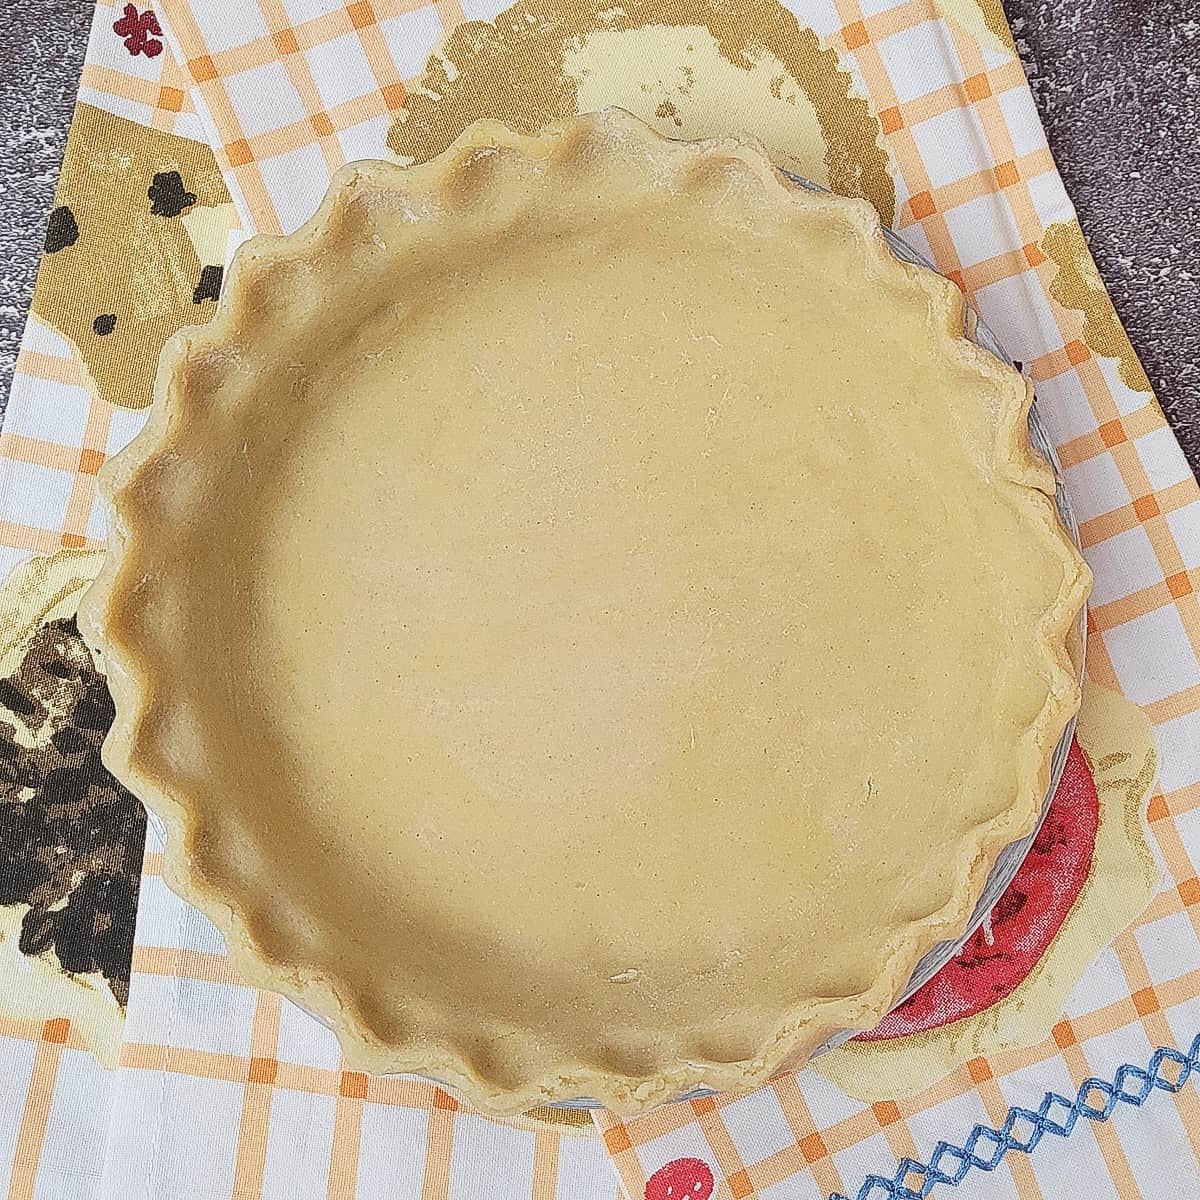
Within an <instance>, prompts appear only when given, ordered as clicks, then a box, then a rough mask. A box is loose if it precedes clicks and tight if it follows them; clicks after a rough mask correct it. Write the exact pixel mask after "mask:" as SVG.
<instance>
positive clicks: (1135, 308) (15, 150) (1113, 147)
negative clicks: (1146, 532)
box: [0, 0, 1200, 468]
mask: <svg viewBox="0 0 1200 1200" xmlns="http://www.w3.org/2000/svg"><path fill="white" fill-rule="evenodd" d="M1006 3H1007V8H1008V13H1009V17H1010V20H1011V21H1012V25H1013V30H1014V33H1015V35H1016V37H1017V40H1018V47H1019V49H1020V50H1021V55H1022V58H1023V60H1024V62H1025V65H1026V70H1027V72H1028V74H1029V77H1030V83H1031V85H1032V87H1033V93H1034V96H1035V97H1036V99H1037V102H1038V107H1039V108H1040V110H1041V113H1042V118H1043V120H1044V122H1045V124H1046V129H1047V131H1048V133H1049V137H1050V142H1051V145H1052V146H1053V148H1054V152H1055V154H1056V156H1057V157H1058V162H1059V165H1060V167H1061V168H1062V173H1063V176H1064V177H1065V179H1066V183H1067V190H1068V191H1069V192H1070V194H1071V196H1072V197H1073V198H1074V200H1075V203H1076V206H1077V207H1078V209H1079V215H1080V220H1081V221H1082V223H1083V228H1084V231H1085V233H1086V234H1087V236H1088V239H1089V241H1090V242H1091V246H1092V249H1093V251H1094V252H1095V255H1096V259H1097V261H1098V263H1099V265H1100V270H1101V273H1102V274H1103V275H1104V278H1105V281H1106V282H1107V284H1108V287H1109V290H1110V291H1111V293H1112V296H1113V299H1114V301H1115V303H1116V306H1117V309H1118V311H1119V312H1120V314H1121V317H1122V319H1123V321H1124V322H1125V327H1126V329H1128V331H1129V335H1130V337H1131V338H1132V340H1133V344H1134V346H1135V347H1136V348H1137V350H1138V353H1139V354H1140V355H1141V357H1142V361H1143V362H1144V363H1145V365H1146V369H1147V371H1148V372H1149V375H1150V378H1151V380H1152V381H1153V382H1154V384H1155V386H1156V388H1157V390H1158V395H1159V398H1160V399H1161V401H1162V403H1163V407H1164V408H1165V409H1166V411H1167V415H1168V417H1169V418H1170V419H1171V421H1172V423H1173V424H1174V426H1175V428H1176V431H1177V432H1178V434H1179V436H1180V440H1181V441H1182V442H1183V445H1184V449H1185V450H1186V451H1187V453H1188V456H1189V458H1190V460H1191V462H1192V466H1193V468H1200V317H1198V316H1197V313H1198V312H1200V295H1198V292H1200V5H1198V3H1197V0H1006ZM0 10H2V15H3V16H4V18H5V19H4V20H0V398H3V397H7V395H8V379H9V376H10V374H11V371H12V363H13V358H14V356H15V354H16V349H17V343H18V340H19V338H20V335H21V327H22V325H23V323H24V320H25V312H26V309H27V307H28V304H29V294H30V291H31V290H32V287H33V280H34V276H35V274H36V271H37V263H38V257H39V253H40V249H41V242H42V234H43V229H44V225H45V219H46V214H47V213H48V212H49V210H50V201H51V196H52V194H53V190H54V181H55V178H56V175H57V171H58V165H59V162H60V160H61V157H62V148H63V141H64V138H65V134H66V129H67V125H68V122H69V121H70V116H71V106H72V103H73V99H74V94H75V87H76V82H77V80H78V77H79V69H80V64H81V63H82V61H83V50H84V45H85V43H86V40H87V29H88V23H89V19H90V15H91V10H92V4H91V3H90V0H20V3H19V4H18V3H17V2H16V0H2V3H0ZM18 13H19V16H20V19H19V20H15V19H12V17H13V16H15V15H16V14H18Z"/></svg>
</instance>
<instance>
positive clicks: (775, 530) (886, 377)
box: [80, 111, 1088, 1113]
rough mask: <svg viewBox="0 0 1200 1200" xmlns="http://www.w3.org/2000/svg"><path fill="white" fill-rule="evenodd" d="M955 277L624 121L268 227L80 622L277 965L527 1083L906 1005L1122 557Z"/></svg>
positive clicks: (614, 1091)
mask: <svg viewBox="0 0 1200 1200" xmlns="http://www.w3.org/2000/svg"><path fill="white" fill-rule="evenodd" d="M963 319H964V318H963V306H962V301H961V297H960V295H959V293H958V292H957V291H956V289H955V288H954V287H953V286H952V285H951V284H949V283H947V282H946V281H945V280H943V279H941V278H940V277H938V276H936V275H934V274H932V273H930V272H927V271H924V270H922V269H919V268H914V267H912V266H909V265H907V264H903V263H901V262H899V261H898V260H897V259H896V258H895V257H893V255H892V254H891V253H890V252H889V250H888V249H887V247H886V245H885V244H884V242H883V240H882V238H881V236H880V233H879V228H878V222H877V219H876V217H875V215H874V213H873V212H872V210H871V209H870V208H869V207H868V206H867V205H866V204H865V203H863V202H860V201H853V200H845V199H840V198H836V197H832V196H822V195H814V194H811V193H809V192H806V191H802V190H799V189H797V188H795V187H794V186H791V185H790V184H788V183H787V182H786V181H785V180H784V179H783V178H782V177H781V176H780V175H779V174H778V173H777V172H776V171H775V170H774V169H773V168H772V166H771V165H770V164H769V163H768V162H767V161H766V160H765V158H764V157H763V154H762V152H761V151H760V149H758V148H757V147H755V146H753V145H747V144H740V143H735V142H730V141H721V142H702V143H681V142H671V141H667V140H664V139H663V138H661V137H659V136H658V135H657V134H655V133H653V132H652V131H651V130H649V129H648V128H647V127H646V126H644V125H642V124H641V123H640V122H638V121H636V120H635V119H634V118H632V117H629V116H628V115H627V114H624V113H621V112H619V111H609V112H605V113H602V114H598V115H593V116H588V117H581V118H578V119H575V120H572V121H569V122H567V123H564V124H562V125H558V126H555V127H551V128H548V129H547V130H545V131H544V132H543V133H541V134H540V135H538V136H535V137H522V136H518V135H515V134H513V133H511V132H509V131H508V130H506V129H504V128H502V127H499V126H497V125H495V124H490V123H489V124H479V125H475V126H473V127H471V128H470V129H469V130H467V131H466V132H465V133H464V134H463V136H462V137H460V138H459V140H458V141H457V142H456V143H455V144H454V145H453V146H452V147H451V148H450V149H449V150H448V151H447V152H446V153H445V154H443V155H442V156H440V157H439V158H438V159H436V160H434V161H432V162H430V163H428V164H425V165H423V166H414V167H408V168H402V167H398V166H395V165H392V164H388V163H383V162H370V163H357V164H353V165H351V166H349V167H347V168H345V169H344V170H343V171H341V172H340V173H339V175H338V176H337V178H336V180H335V181H334V184H333V186H332V187H331V189H330V192H329V195H328V197H327V198H326V200H325V202H324V203H323V205H322V206H321V209H320V211H319V212H318V213H317V214H316V216H315V217H314V218H313V219H312V220H311V221H310V222H309V223H308V224H307V225H306V226H305V227H304V228H303V229H301V230H300V231H298V232H297V233H295V234H293V235H291V236H289V237H286V238H283V239H268V238H259V239H255V240H253V241H252V242H250V243H248V244H247V245H245V246H244V247H243V248H242V249H241V250H240V251H239V253H238V255H237V258H236V261H235V264H234V266H233V268H232V271H231V273H230V277H229V280H228V283H227V286H226V290H225V295H224V297H223V299H222V301H221V305H220V310H219V312H218V314H217V316H216V318H215V319H214V320H213V321H212V322H211V323H210V324H209V325H207V326H204V327H202V328H196V329H187V330H184V331H182V332H181V333H180V334H179V335H178V336H177V337H176V338H173V339H172V341H171V342H170V343H169V344H168V347H167V349H166V350H165V352H164V354H163V358H162V364H161V367H160V371H159V375H158V383H157V396H156V401H155V404H154V408H153V411H152V414H151V417H150V421H149V423H148V425H147V427H146V429H145V431H144V432H143V433H142V434H141V435H140V436H139V437H138V438H137V439H136V440H135V441H134V443H133V444H132V445H131V446H130V447H129V448H128V449H127V450H126V451H124V452H123V453H122V454H120V455H119V456H118V457H117V458H116V459H114V460H113V461H112V462H111V463H110V464H109V465H108V466H107V467H106V468H105V470H104V472H103V488H104V491H105V494H106V495H107V496H108V498H109V501H110V506H111V513H110V518H111V545H110V549H109V553H108V557H107V561H106V565H105V568H104V572H103V575H102V576H101V578H100V580H99V581H98V582H97V584H96V585H95V587H94V589H93V590H92V591H91V593H90V594H89V595H88V597H87V598H86V601H85V604H84V606H83V608H82V609H81V612H80V616H81V619H82V624H83V627H84V629H85V630H86V633H87V636H88V638H89V640H90V641H91V643H92V644H93V645H94V646H95V647H96V648H97V650H98V651H99V652H100V653H102V655H103V657H104V662H105V667H106V670H107V672H108V678H109V682H110V685H111V688H112V691H113V695H114V698H115V700H116V706H117V721H116V724H115V725H114V727H113V731H112V734H111V736H110V738H109V740H108V743H107V745H106V762H107V763H108V765H109V767H110V769H111V770H112V771H113V772H114V773H115V774H116V775H117V776H118V778H120V779H121V780H122V781H123V782H124V783H125V784H126V785H127V786H129V787H130V788H131V789H132V790H133V791H134V792H135V793H136V794H137V795H139V796H140V797H142V798H143V799H144V800H145V801H146V803H147V804H148V805H149V806H150V807H151V808H152V809H153V810H154V811H155V812H157V813H158V815H159V816H160V817H161V818H162V820H163V822H164V823H165V825H166V828H167V831H168V842H167V847H168V848H167V855H166V875H167V880H168V882H169V883H170V884H171V886H172V887H174V888H175V889H176V890H177V891H179V892H180V893H181V894H182V895H183V896H185V897H186V898H187V899H189V900H191V901H192V902H193V903H195V904H196V905H197V906H198V907H200V908H201V909H203V911H204V912H205V913H207V914H208V916H209V917H211V918H212V920H213V921H214V922H215V923H216V924H217V926H218V927H219V928H220V929H221V931H222V932H223V933H224V934H225V936H226V939H227V941H228V944H229V952H230V954H231V956H232V958H233V959H234V962H235V964H236V966H237V968H238V969H239V971H240V972H241V973H242V974H243V975H244V976H245V977H246V978H247V979H248V980H250V981H251V982H253V983H254V984H257V985H259V986H261V987H265V988H271V989H275V990H277V991H280V992H283V993H284V994H285V995H287V996H289V997H291V998H293V999H294V1000H296V1001H297V1002H299V1003H300V1004H301V1005H303V1006H304V1007H305V1008H306V1009H308V1010H310V1011H311V1012H312V1013H314V1014H315V1015H317V1016H318V1017H320V1018H321V1019H322V1020H324V1021H325V1022H326V1023H328V1024H329V1025H330V1026H331V1027H332V1028H333V1029H335V1030H336V1032H337V1034H338V1036H339V1038H340V1040H341V1044H342V1047H343V1050H344V1054H345V1058H346V1061H347V1063H348V1064H349V1065H351V1066H353V1067H355V1068H358V1069H362V1070H365V1071H370V1072H388V1071H413V1072H420V1073H423V1074H427V1075H431V1076H434V1077H437V1078H439V1079H441V1080H444V1081H446V1082H448V1083H450V1084H453V1085H456V1086H457V1087H458V1088H460V1089H461V1090H462V1092H463V1093H464V1094H465V1095H466V1096H467V1097H468V1098H469V1099H470V1100H471V1101H472V1102H473V1103H474V1104H475V1105H477V1106H478V1107H480V1108H482V1109H484V1110H485V1111H489V1112H495V1113H508V1112H515V1111H518V1110H522V1109H526V1108H529V1107H532V1106H534V1105H538V1104H544V1103H546V1102H548V1101H554V1100H560V1099H563V1098H566V1097H571V1096H578V1095H590V1096H594V1097H596V1098H598V1099H599V1100H601V1101H602V1102H604V1103H605V1104H607V1105H610V1106H611V1107H613V1108H614V1109H617V1110H618V1111H620V1112H622V1113H633V1112H637V1111H641V1110H644V1109H646V1108H648V1107H649V1106H651V1105H653V1104H655V1103H659V1102H661V1101H664V1100H667V1099H669V1098H671V1097H673V1096H676V1095H678V1094H680V1093H682V1092H684V1091H686V1090H687V1089H689V1088H692V1087H695V1086H697V1085H706V1086H708V1087H712V1088H718V1089H729V1088H735V1089H745V1088H750V1087H754V1086H756V1085H758V1084H760V1083H762V1082H763V1081H764V1080H766V1079H767V1078H768V1077H769V1076H770V1075H771V1074H773V1073H774V1072H776V1071H778V1070H779V1069H780V1068H781V1066H783V1065H792V1066H796V1065H799V1064H802V1063H803V1061H804V1060H805V1058H806V1057H807V1055H808V1054H809V1053H811V1051H812V1050H813V1049H814V1048H815V1047H817V1046H818V1045H819V1044H820V1043H821V1042H823V1041H824V1040H825V1039H826V1037H827V1036H828V1035H829V1034H830V1033H831V1032H832V1031H835V1030H839V1029H843V1028H862V1027H869V1026H871V1025H873V1024H874V1023H875V1022H876V1021H877V1019H878V1018H879V1017H880V1015H881V1014H882V1013H883V1012H885V1011H886V1010H887V1009H888V1007H889V1006H890V1005H891V1004H892V1002H893V1001H894V999H895V997H896V995H897V994H898V992H899V990H900V989H901V987H902V986H903V984H904V982H905V980H906V979H907V978H908V975H909V973H910V971H911V969H912V967H913V964H914V963H915V962H916V960H917V958H918V957H919V956H920V955H921V953H922V952H923V951H924V950H926V949H927V948H928V947H929V946H930V945H931V944H932V943H933V942H935V941H937V940H938V939H941V938H944V937H946V936H952V935H954V934H955V933H956V931H958V930H959V929H961V928H962V926H963V924H964V923H965V921H966V918H967V915H968V913H969V912H970V910H971V907H972V903H973V901H974V899H975V897H976V895H977V894H978V893H979V891H980V888H981V887H982V884H983V881H984V879H985V877H986V875H987V873H988V869H989V867H990V865H991V863H992V861H993V859H994V858H995V856H996V854H997V853H998V851H999V850H1000V849H1001V847H1003V846H1004V845H1006V844H1007V843H1009V842H1011V841H1013V840H1014V839H1016V838H1018V837H1020V836H1021V835H1022V834H1024V833H1025V832H1027V831H1028V830H1029V829H1030V828H1031V827H1032V825H1033V823H1034V821H1035V819H1036V817H1037V814H1038V811H1039V808H1040V805H1041V802H1042V798H1043V795H1044V793H1045V792H1046V789H1047V786H1048V774H1049V762H1050V756H1051V751H1052V749H1053V747H1054V745H1055V743H1056V742H1057V740H1058V739H1059V736H1060V734H1061V733H1062V731H1063V729H1064V728H1065V726H1066V725H1067V723H1068V721H1069V719H1070V717H1071V716H1072V715H1073V713H1074V712H1075V709H1076V707H1077V704H1078V698H1079V692H1078V687H1077V681H1076V676H1075V672H1074V670H1073V668H1072V666H1071V663H1070V661H1069V657H1068V653H1067V642H1068V639H1069V637H1070V632H1071V630H1072V627H1073V626H1074V624H1075V622H1076V619H1077V616H1078V613H1079V610H1080V607H1081V605H1082V603H1083V601H1084V598H1085V594H1086V591H1087V586H1088V572H1087V568H1086V567H1085V565H1084V564H1083V562H1082V560H1081V558H1080V556H1079V554H1078V553H1077V551H1076V549H1075V547H1074V546H1073V545H1072V543H1071V542H1070V541H1069V539H1068V537H1067V536H1066V534H1065V533H1064V530H1063V528H1062V526H1061V525H1060V522H1059V519H1058V517H1057V515H1056V512H1055V509H1054V506H1053V504H1052V502H1051V499H1050V495H1051V493H1052V491H1053V476H1052V473H1051V471H1050V469H1049V467H1048V466H1047V465H1046V463H1045V462H1043V461H1042V460H1041V459H1040V458H1039V457H1038V456H1037V455H1036V454H1035V453H1034V452H1033V451H1032V449H1031V447H1030V445H1029V441H1028V437H1027V431H1026V425H1025V422H1026V413H1027V409H1028V404H1029V390H1028V387H1027V385H1026V383H1025V382H1024V381H1023V379H1022V378H1021V376H1020V375H1018V374H1017V373H1016V372H1014V371H1012V370H1011V369H1009V368H1008V367H1006V366H1004V365H1002V364H1001V363H1000V362H998V361H997V360H996V359H995V358H993V357H991V356H990V355H988V354H987V353H986V352H984V351H982V350H980V349H979V348H978V347H976V346H975V345H974V344H972V343H971V342H969V341H967V340H966V339H965V338H964V337H963Z"/></svg>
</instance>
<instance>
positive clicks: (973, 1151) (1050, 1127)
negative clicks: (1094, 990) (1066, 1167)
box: [829, 1034, 1200, 1200]
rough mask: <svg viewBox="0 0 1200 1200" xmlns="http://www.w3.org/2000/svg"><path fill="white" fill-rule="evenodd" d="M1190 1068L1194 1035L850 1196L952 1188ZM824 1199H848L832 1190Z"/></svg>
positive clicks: (875, 1199) (1136, 1099)
mask: <svg viewBox="0 0 1200 1200" xmlns="http://www.w3.org/2000/svg"><path fill="white" fill-rule="evenodd" d="M1166 1063H1172V1064H1173V1065H1174V1066H1175V1067H1176V1068H1177V1069H1178V1076H1177V1078H1176V1079H1175V1080H1174V1081H1173V1082H1172V1080H1170V1079H1168V1078H1167V1077H1166V1076H1165V1075H1164V1074H1163V1067H1164V1065H1165V1064H1166ZM1193 1071H1200V1034H1198V1035H1197V1036H1196V1040H1195V1041H1194V1042H1192V1046H1191V1049H1190V1050H1189V1051H1188V1052H1187V1054H1183V1053H1182V1052H1180V1051H1179V1050H1172V1049H1171V1048H1169V1047H1166V1046H1160V1047H1159V1048H1158V1049H1157V1050H1155V1052H1154V1054H1153V1056H1152V1057H1151V1059H1150V1064H1149V1066H1148V1067H1138V1066H1134V1065H1133V1064H1132V1063H1124V1064H1123V1065H1122V1066H1121V1067H1119V1068H1118V1070H1117V1073H1116V1075H1115V1076H1114V1078H1113V1081H1112V1082H1111V1083H1109V1082H1108V1081H1107V1080H1104V1079H1085V1080H1084V1081H1083V1083H1082V1084H1081V1085H1080V1087H1079V1091H1078V1093H1077V1094H1076V1096H1075V1099H1074V1100H1073V1101H1072V1100H1068V1099H1067V1098H1066V1097H1065V1096H1060V1095H1059V1094H1058V1093H1057V1092H1047V1093H1046V1094H1045V1096H1043V1097H1042V1102H1041V1104H1039V1105H1038V1109H1037V1112H1031V1111H1030V1110H1029V1109H1027V1108H1010V1109H1009V1110H1008V1116H1007V1117H1005V1120H1004V1124H1003V1125H1001V1127H1000V1128H999V1129H993V1128H991V1126H989V1125H976V1126H975V1128H974V1129H973V1130H971V1135H970V1137H968V1138H967V1140H966V1144H965V1145H963V1146H955V1145H953V1144H952V1143H950V1142H938V1144H937V1145H936V1146H935V1147H934V1149H933V1154H932V1155H931V1156H930V1159H929V1162H928V1163H923V1162H918V1161H917V1160H916V1159H913V1158H906V1159H903V1160H902V1161H901V1163H900V1165H899V1167H897V1169H896V1173H895V1175H893V1176H892V1178H891V1179H884V1178H883V1177H882V1176H881V1175H868V1176H867V1178H866V1179H865V1180H864V1181H863V1185H862V1187H860V1188H859V1189H858V1192H857V1193H856V1194H855V1198H854V1200H884V1198H886V1200H924V1197H926V1196H928V1195H929V1193H930V1192H931V1191H933V1189H934V1188H935V1187H937V1186H938V1184H946V1185H947V1186H949V1187H957V1186H958V1185H959V1184H960V1183H961V1182H962V1181H963V1179H964V1178H965V1177H966V1176H967V1175H969V1174H970V1173H971V1171H973V1170H975V1171H994V1170H995V1169H996V1168H997V1167H998V1166H999V1165H1000V1163H1001V1161H1002V1160H1003V1158H1004V1156H1005V1155H1006V1154H1007V1153H1008V1152H1009V1151H1010V1150H1019V1151H1020V1152H1021V1153H1022V1154H1031V1153H1032V1152H1033V1149H1034V1147H1035V1146H1036V1145H1037V1144H1038V1142H1040V1141H1041V1140H1042V1138H1043V1137H1045V1135H1046V1134H1048V1133H1052V1134H1054V1136H1055V1137H1063V1138H1065V1137H1070V1136H1071V1131H1072V1130H1073V1129H1074V1128H1075V1122H1076V1121H1078V1120H1079V1118H1080V1117H1087V1119H1088V1120H1089V1121H1107V1120H1108V1118H1109V1117H1111V1116H1112V1114H1113V1110H1114V1109H1115V1108H1116V1107H1117V1105H1118V1104H1132V1105H1133V1106H1134V1107H1135V1108H1141V1106H1142V1105H1143V1104H1145V1102H1146V1101H1147V1100H1148V1099H1149V1098H1150V1096H1151V1094H1152V1093H1153V1092H1154V1089H1155V1088H1159V1089H1161V1090H1162V1091H1164V1092H1172V1093H1174V1092H1178V1091H1179V1090H1180V1089H1182V1088H1183V1086H1184V1084H1186V1083H1187V1081H1188V1077H1189V1076H1190V1075H1191V1073H1192V1072H1193ZM918 1180H919V1181H920V1182H917V1181H918ZM829 1200H849V1198H848V1197H846V1196H843V1195H842V1194H841V1193H840V1192H835V1193H834V1194H833V1195H832V1196H830V1197H829Z"/></svg>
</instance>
